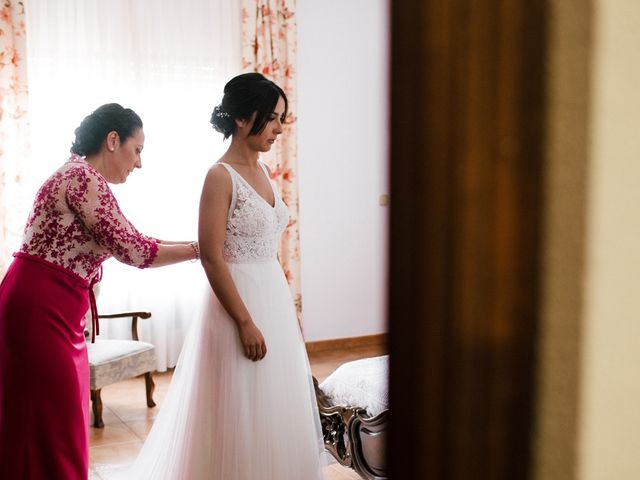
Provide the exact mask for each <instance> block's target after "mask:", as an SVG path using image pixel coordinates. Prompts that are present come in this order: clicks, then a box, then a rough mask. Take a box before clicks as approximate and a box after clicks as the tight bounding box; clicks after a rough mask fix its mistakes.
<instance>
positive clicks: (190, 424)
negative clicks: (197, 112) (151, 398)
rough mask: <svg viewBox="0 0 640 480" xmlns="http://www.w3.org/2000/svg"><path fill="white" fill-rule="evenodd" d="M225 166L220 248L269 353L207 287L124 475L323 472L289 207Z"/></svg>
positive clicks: (166, 479)
mask: <svg viewBox="0 0 640 480" xmlns="http://www.w3.org/2000/svg"><path fill="white" fill-rule="evenodd" d="M222 165H224V167H225V168H226V169H227V171H228V172H229V174H230V175H231V179H232V182H233V197H232V200H231V206H230V209H229V216H228V220H227V235H226V239H225V244H224V257H225V260H226V261H227V265H228V267H229V270H230V272H231V276H232V277H233V280H234V282H235V285H236V287H237V289H238V292H239V293H240V296H241V297H242V300H243V301H244V303H245V305H246V307H247V308H248V310H249V312H250V313H251V316H252V318H253V320H254V322H255V324H256V325H257V326H258V328H259V329H260V331H261V332H262V334H263V335H264V338H265V341H266V345H267V352H268V353H267V355H266V357H265V358H264V359H263V360H261V361H258V362H252V361H251V360H249V359H247V358H246V357H245V356H244V354H243V349H242V345H241V343H240V339H239V336H238V331H237V328H236V325H235V323H234V321H233V320H232V319H231V318H230V317H229V315H228V314H227V312H226V311H225V309H224V308H223V307H222V305H221V304H220V302H219V301H218V299H217V298H216V296H215V294H214V293H213V291H211V289H210V288H209V289H208V290H209V291H208V293H207V295H206V299H205V302H204V306H203V310H202V314H201V315H199V318H197V319H196V320H195V321H194V323H193V325H192V326H191V328H190V330H189V333H188V335H187V338H186V340H185V344H184V347H183V350H182V353H181V355H180V359H179V360H178V365H177V367H176V369H175V372H174V375H173V379H172V382H171V386H170V388H169V391H168V392H167V396H166V398H165V400H164V402H163V404H162V408H161V410H160V412H159V414H158V416H157V418H156V420H155V422H154V425H153V428H152V429H151V432H150V433H149V435H148V437H147V440H146V442H145V444H144V446H143V447H142V450H141V451H140V454H139V456H138V458H137V459H136V461H135V463H134V464H133V466H132V468H131V470H130V471H129V473H128V477H129V478H131V479H136V480H139V479H152V480H205V479H206V480H319V479H321V478H322V463H323V461H322V458H323V455H322V451H323V442H322V434H321V431H320V422H319V417H318V412H317V407H316V400H315V395H314V390H313V383H312V378H311V371H310V368H309V361H308V358H307V354H306V350H305V346H304V342H303V340H302V336H301V334H300V330H299V328H298V322H297V318H296V312H295V308H294V305H293V301H292V297H291V293H290V290H289V287H288V285H287V281H286V279H285V276H284V273H283V271H282V267H281V266H280V264H279V263H278V260H277V247H278V242H279V238H280V235H281V233H282V231H283V230H284V228H285V226H286V225H287V222H288V218H289V213H288V209H287V206H286V205H285V204H284V202H283V201H282V199H281V198H280V197H279V195H278V194H277V192H276V191H275V189H273V190H274V195H275V206H273V207H272V206H271V205H269V204H268V203H267V201H265V200H264V198H262V197H261V196H260V195H258V193H257V192H256V191H255V190H254V189H253V188H252V187H251V186H250V185H249V184H248V183H247V182H246V181H245V180H244V179H243V178H242V176H241V175H240V174H239V173H238V172H236V171H235V170H234V169H233V168H232V167H231V166H230V165H227V164H222ZM263 168H264V167H263ZM265 174H266V171H265ZM272 188H273V187H272Z"/></svg>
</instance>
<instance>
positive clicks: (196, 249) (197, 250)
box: [189, 242, 200, 262]
mask: <svg viewBox="0 0 640 480" xmlns="http://www.w3.org/2000/svg"><path fill="white" fill-rule="evenodd" d="M189 246H190V247H191V248H192V249H193V253H194V254H195V258H194V259H193V260H191V261H192V262H197V261H198V260H200V245H198V242H191V243H190V244H189Z"/></svg>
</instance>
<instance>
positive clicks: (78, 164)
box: [20, 155, 158, 281]
mask: <svg viewBox="0 0 640 480" xmlns="http://www.w3.org/2000/svg"><path fill="white" fill-rule="evenodd" d="M20 251H21V252H23V253H27V254H30V255H34V256H37V257H40V258H43V259H45V260H47V261H49V262H51V263H54V264H56V265H60V266H62V267H65V268H67V269H68V270H71V271H72V272H74V273H76V274H77V275H79V276H80V277H82V278H84V279H85V280H87V281H91V280H92V279H93V278H94V277H95V276H96V274H97V272H98V269H99V268H100V265H101V264H102V262H104V261H105V260H106V259H107V258H109V257H111V256H114V257H116V258H117V259H118V260H119V261H121V262H123V263H126V264H129V265H133V266H136V267H140V268H145V267H148V266H149V265H150V264H151V262H153V259H154V258H155V256H156V254H157V251H158V245H157V240H155V239H153V238H150V237H146V236H145V235H142V234H141V233H140V232H138V231H137V230H136V229H135V227H134V226H133V225H132V224H131V223H130V222H129V221H128V220H127V219H126V218H125V216H124V215H123V214H122V211H121V210H120V207H119V206H118V202H117V201H116V199H115V197H114V196H113V193H112V192H111V189H110V188H109V185H108V184H107V181H106V180H105V178H104V177H103V176H102V175H100V173H98V171H97V170H95V169H94V168H93V167H92V166H91V165H89V164H88V163H87V162H86V161H85V160H84V159H83V158H81V157H79V156H77V155H72V156H71V158H70V159H69V160H68V161H67V162H66V163H65V164H64V165H63V166H62V167H60V168H59V169H58V170H57V171H56V172H55V173H54V174H53V175H51V177H49V178H48V179H47V181H45V182H44V184H43V185H42V187H40V190H39V191H38V194H37V195H36V199H35V202H34V205H33V209H32V210H31V213H30V214H29V218H28V220H27V225H26V227H25V232H24V239H23V242H22V245H21V246H20Z"/></svg>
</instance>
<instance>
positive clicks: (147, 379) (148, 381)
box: [144, 372, 156, 408]
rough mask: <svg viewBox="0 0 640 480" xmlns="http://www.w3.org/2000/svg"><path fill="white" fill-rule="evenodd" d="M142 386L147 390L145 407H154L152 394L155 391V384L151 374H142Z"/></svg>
mask: <svg viewBox="0 0 640 480" xmlns="http://www.w3.org/2000/svg"><path fill="white" fill-rule="evenodd" d="M144 385H145V387H146V389H147V407H150V408H151V407H155V406H156V403H155V402H154V401H153V392H154V390H155V389H156V384H155V383H153V377H152V376H151V372H147V373H145V374H144Z"/></svg>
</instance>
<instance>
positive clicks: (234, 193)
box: [218, 162, 238, 220]
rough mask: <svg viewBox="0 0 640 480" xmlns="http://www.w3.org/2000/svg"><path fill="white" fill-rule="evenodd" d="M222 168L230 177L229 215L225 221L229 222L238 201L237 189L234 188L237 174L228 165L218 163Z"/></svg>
mask: <svg viewBox="0 0 640 480" xmlns="http://www.w3.org/2000/svg"><path fill="white" fill-rule="evenodd" d="M218 163H219V164H220V165H222V166H223V167H224V168H226V169H227V172H229V175H230V176H231V188H232V190H231V204H230V205H229V213H228V214H227V220H231V217H232V216H233V212H234V210H235V209H236V203H237V201H238V188H237V187H236V182H237V181H238V179H237V178H236V175H237V172H236V171H235V170H234V169H233V167H232V166H231V165H228V164H226V163H224V162H218Z"/></svg>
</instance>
